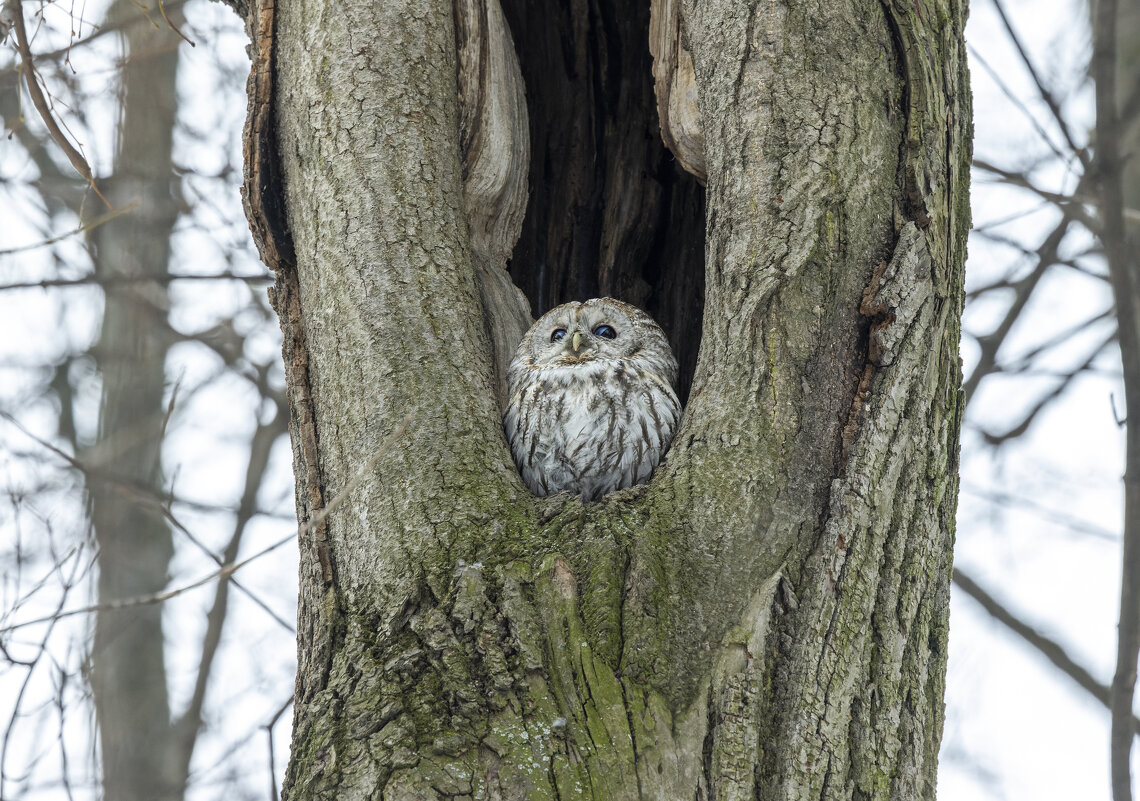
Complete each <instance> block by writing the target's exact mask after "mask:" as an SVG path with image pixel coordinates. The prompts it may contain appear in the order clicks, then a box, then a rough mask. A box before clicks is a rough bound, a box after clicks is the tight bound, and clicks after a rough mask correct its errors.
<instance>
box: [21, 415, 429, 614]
mask: <svg viewBox="0 0 1140 801" xmlns="http://www.w3.org/2000/svg"><path fill="white" fill-rule="evenodd" d="M414 418H415V412H408V414H407V416H405V417H404V420H403V422H401V423H400V425H399V426H398V427H397V428H396V430H395V431H393V432H392V433H391V434H389V435H388V437H387V438H386V439H385V440H384V442H383V443H382V444H381V445H380V447H379V448H377V449H376V452H375V453H373V454H372V456H370V457H369V458H368V461H366V462H365V463H364V465H363V466H362V467H361V468H360V470H359V471H357V473H356V475H355V476H353V478H352V480H351V481H349V482H348V483H347V484H346V485H345V486H344V489H342V490H341V491H340V492H339V493H338V494H337V496H336V497H335V498H333V499H332V501H330V502H329V504H328V505H327V506H325V507H323V508H322V509H320V510H319V511H318V512H317V513H316V514H314V515H313V516H312V517H311V518H309V520H308V521H306V522H305V524H304V525H302V526H300V527H299V528H298V529H297V531H296V532H292V533H290V534H289V535H288V536H286V537H282V538H281V539H279V540H277V541H276V542H274V543H272V544H271V545H269V546H267V547H265V548H262V549H261V550H260V551H258V552H257V553H255V554H253V555H252V556H248V557H246V558H245V559H242V560H241V561H240V562H230V563H227V564H226V565H224V566H223V567H221V568H219V569H218V570H215V571H214V572H212V573H210V574H208V575H206V576H203V577H202V578H200V579H198V580H196V581H192V582H191V583H189V584H184V585H182V586H181V587H178V588H176V589H173V590H165V591H163V592H156V593H150V594H148V595H137V596H135V597H133V598H121V599H118V600H114V601H105V602H103V603H99V604H92V605H90V606H84V607H80V608H78V609H69V610H67V611H65V612H64V611H60V612H56V613H53V614H51V615H45V616H44V617H38V618H35V619H33V620H25V621H23V622H21V623H12V624H9V625H7V626H2V627H0V634H6V633H8V632H9V631H15V630H16V629H22V628H25V627H27V626H34V625H37V624H39V623H47V622H51V621H55V620H60V619H62V618H65V617H73V616H74V615H85V614H90V613H91V612H103V611H115V610H119V609H129V608H131V607H135V606H147V605H151V604H159V603H164V602H165V601H169V600H170V599H172V598H177V597H178V596H179V595H182V594H183V593H185V592H189V591H190V590H193V589H196V588H198V587H201V586H202V585H203V584H208V583H209V582H211V581H213V580H214V579H220V578H228V577H229V576H231V575H233V574H234V573H236V572H237V571H238V570H241V569H242V568H243V567H245V566H246V565H248V564H249V563H250V562H253V561H255V560H257V559H260V558H261V557H263V556H265V555H266V554H268V553H270V552H272V551H275V550H277V549H278V548H280V547H281V546H282V545H284V544H286V543H288V542H293V541H294V540H295V539H297V538H298V537H301V536H303V535H305V534H307V533H308V532H309V531H311V530H312V529H313V528H315V527H316V526H318V525H320V524H321V523H322V522H323V521H324V519H325V518H326V517H328V516H329V515H330V514H332V512H333V511H334V510H335V509H336V508H337V507H338V506H340V505H341V504H342V503H344V501H345V500H346V499H347V498H348V496H349V495H350V494H351V493H352V491H353V490H355V489H356V488H357V487H358V486H360V482H361V481H363V480H364V478H365V476H367V475H368V474H369V473H370V471H371V470H372V468H373V467H374V466H375V464H376V462H378V461H379V460H380V458H381V457H382V456H384V455H385V454H386V453H388V451H390V450H392V448H393V447H395V445H396V443H397V442H398V441H399V439H400V437H402V436H403V435H404V432H405V431H407V429H408V426H409V425H410V424H411V422H412V420H413V419H414Z"/></svg>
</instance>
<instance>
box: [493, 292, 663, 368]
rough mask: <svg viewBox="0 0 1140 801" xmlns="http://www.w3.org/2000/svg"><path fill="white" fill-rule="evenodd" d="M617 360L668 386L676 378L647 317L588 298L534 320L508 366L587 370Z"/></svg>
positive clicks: (623, 306)
mask: <svg viewBox="0 0 1140 801" xmlns="http://www.w3.org/2000/svg"><path fill="white" fill-rule="evenodd" d="M621 359H624V360H631V361H633V362H635V363H640V364H644V365H645V366H646V367H647V368H649V369H652V370H653V372H655V373H657V374H658V375H660V376H661V377H663V378H666V379H667V380H668V381H669V383H670V384H673V383H675V382H676V380H677V359H676V357H675V356H674V355H673V350H672V348H670V347H669V340H668V339H666V337H665V332H664V331H662V330H661V326H659V325H657V323H655V322H654V321H653V318H652V317H650V316H649V315H648V314H646V313H645V312H643V311H641V309H638V308H637V307H636V306H630V305H629V304H628V303H623V302H622V301H620V300H614V299H613V298H592V299H590V300H587V301H586V302H584V303H577V302H573V303H563V304H562V305H561V306H557V307H555V308H553V309H551V310H550V311H548V312H547V313H546V314H544V315H542V317H540V318H538V321H537V322H535V324H534V325H533V326H531V328H530V330H529V331H527V332H526V335H525V336H524V337H523V340H522V342H521V343H520V344H519V348H518V351H517V352H516V353H515V358H514V361H513V362H512V365H511V366H512V368H514V367H516V366H518V367H527V368H547V367H551V368H553V367H568V368H574V369H583V370H586V371H591V372H592V371H593V370H596V369H598V368H599V367H603V366H604V365H605V364H606V363H607V362H612V361H615V360H621Z"/></svg>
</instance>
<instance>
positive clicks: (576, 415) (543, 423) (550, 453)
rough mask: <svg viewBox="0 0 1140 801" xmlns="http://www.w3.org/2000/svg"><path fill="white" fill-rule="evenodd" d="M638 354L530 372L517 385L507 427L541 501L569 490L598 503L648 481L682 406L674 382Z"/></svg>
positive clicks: (517, 459)
mask: <svg viewBox="0 0 1140 801" xmlns="http://www.w3.org/2000/svg"><path fill="white" fill-rule="evenodd" d="M637 355H638V354H634V356H632V357H624V358H619V359H597V358H595V359H591V360H584V361H583V362H582V363H581V364H571V365H565V366H563V365H548V366H544V367H542V368H540V369H527V370H525V371H520V372H522V373H524V374H522V375H518V378H519V379H520V380H518V381H517V382H512V383H514V384H515V386H514V387H513V389H514V392H513V393H512V395H511V399H510V403H509V405H508V408H507V412H506V414H505V415H504V424H505V428H506V430H507V432H508V438H509V440H510V444H511V452H512V454H513V456H514V458H515V462H516V463H517V464H518V466H519V470H520V472H521V473H522V477H523V479H524V481H525V482H526V484H527V486H528V487H529V488H530V489H531V491H532V492H534V493H535V494H536V495H540V496H543V495H551V494H554V493H557V492H562V491H570V492H574V493H576V494H580V495H581V496H582V498H583V500H586V501H592V500H596V499H597V498H599V497H601V496H602V495H605V494H606V493H609V492H613V491H614V490H618V489H623V488H625V487H631V486H634V485H636V484H640V483H642V482H644V481H646V480H648V478H649V476H650V475H651V474H652V473H653V469H654V468H655V467H656V466H657V464H658V462H659V461H660V460H661V457H662V456H663V455H664V453H665V450H666V448H668V447H669V443H670V441H671V440H672V438H673V433H674V431H675V430H676V427H677V422H678V421H679V419H680V416H681V406H680V403H679V401H678V400H677V396H676V394H675V393H674V392H673V388H672V386H671V385H670V383H669V382H668V381H666V380H664V379H662V378H661V377H660V376H659V375H658V374H657V373H655V372H654V370H653V369H652V368H653V365H649V364H645V363H644V362H645V360H643V359H638V358H636V357H637ZM512 432H513V436H512Z"/></svg>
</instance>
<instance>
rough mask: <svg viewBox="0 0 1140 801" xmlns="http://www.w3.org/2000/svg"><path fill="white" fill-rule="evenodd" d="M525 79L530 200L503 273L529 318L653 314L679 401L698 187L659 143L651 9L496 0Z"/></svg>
mask: <svg viewBox="0 0 1140 801" xmlns="http://www.w3.org/2000/svg"><path fill="white" fill-rule="evenodd" d="M503 12H504V14H505V16H506V18H507V22H508V24H509V25H510V28H511V32H512V35H513V36H514V40H515V48H516V50H517V51H518V55H519V63H520V65H521V68H522V74H523V80H524V81H525V83H526V96H527V110H528V113H529V116H530V134H531V164H530V199H529V201H528V204H527V212H526V220H525V222H524V223H523V229H522V235H521V237H520V238H519V242H518V244H517V245H516V246H515V251H514V255H513V257H512V259H511V262H510V265H509V268H510V272H511V278H512V279H513V280H514V282H515V284H516V285H517V286H519V287H520V288H521V289H522V290H523V292H525V293H526V296H527V298H528V299H529V300H530V304H531V310H532V311H533V313H534V315H535V317H538V316H539V315H541V314H543V313H545V312H546V311H547V310H549V309H551V308H552V307H554V306H557V305H558V304H560V303H566V302H568V301H571V300H586V299H587V298H592V297H601V296H610V297H615V298H619V299H620V300H624V301H626V302H628V303H632V304H634V305H636V306H639V307H641V308H643V309H645V310H646V311H647V312H649V313H650V314H651V315H653V317H654V319H656V320H657V322H658V323H660V324H661V327H662V328H664V329H665V332H666V334H668V336H669V341H670V343H671V344H672V345H673V350H674V352H676V354H677V359H678V360H679V361H680V367H681V370H680V377H679V379H678V382H677V383H678V386H677V392H678V395H679V396H680V399H681V402H682V403H684V402H685V400H686V399H687V397H688V394H689V387H690V386H691V385H692V382H693V370H694V369H695V367H696V363H697V349H698V347H699V346H700V340H701V316H702V313H703V311H704V290H705V268H704V252H705V193H704V188H703V187H702V186H701V185H700V182H699V181H697V179H696V178H694V177H693V176H692V175H689V174H688V173H686V172H685V171H684V170H683V169H681V167H680V165H679V164H678V163H677V161H676V159H675V158H674V157H673V155H672V154H671V153H670V152H669V151H668V150H667V149H666V148H665V145H664V144H663V143H662V141H661V132H660V128H659V124H658V119H657V106H656V100H655V98H654V95H653V73H652V58H651V56H650V54H649V3H648V2H643V3H630V2H627V0H541V2H534V0H503Z"/></svg>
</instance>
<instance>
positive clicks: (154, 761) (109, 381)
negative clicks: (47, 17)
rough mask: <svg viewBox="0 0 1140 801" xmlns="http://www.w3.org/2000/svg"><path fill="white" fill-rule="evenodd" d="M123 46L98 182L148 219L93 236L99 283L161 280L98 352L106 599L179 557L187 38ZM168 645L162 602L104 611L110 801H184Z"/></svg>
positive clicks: (111, 316) (98, 664)
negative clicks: (181, 155) (172, 447)
mask: <svg viewBox="0 0 1140 801" xmlns="http://www.w3.org/2000/svg"><path fill="white" fill-rule="evenodd" d="M127 5H128V6H129V4H127ZM129 10H130V8H128V7H120V8H117V9H116V11H117V12H118V13H128V12H129ZM113 13H114V12H113ZM171 13H172V14H173V13H174V12H171ZM125 41H126V47H127V58H126V60H125V61H124V63H123V68H122V72H121V75H122V91H123V111H122V125H121V129H120V144H119V153H118V156H117V158H116V161H115V172H114V175H113V176H112V177H110V178H109V179H107V180H106V181H102V182H101V185H102V186H103V187H104V192H105V194H106V195H107V197H108V199H110V200H111V202H112V203H113V204H114V205H115V206H116V207H117V208H122V207H126V206H128V205H129V204H132V203H137V204H138V208H137V209H135V210H134V211H133V212H131V213H130V214H127V215H125V216H122V217H119V218H117V219H115V220H113V221H111V222H109V223H106V224H105V225H102V226H100V227H98V228H96V229H95V230H94V232H93V235H92V245H93V253H94V258H95V267H96V271H97V274H98V275H99V276H100V277H102V278H108V277H118V276H129V277H132V278H138V277H144V276H154V277H155V278H157V279H159V280H156V281H155V282H153V283H150V282H146V281H137V282H134V281H132V282H126V283H116V284H108V285H107V287H106V289H105V298H106V301H105V307H104V312H103V329H102V333H101V335H100V337H99V342H98V344H97V346H96V349H95V357H96V359H97V361H98V364H99V368H100V373H101V375H102V379H103V402H102V406H101V408H100V418H99V441H98V442H97V444H96V445H95V447H94V448H93V449H92V450H91V454H90V460H89V465H90V467H91V471H90V476H89V482H88V486H89V491H90V496H91V518H92V522H93V525H94V530H95V538H96V541H97V543H98V546H99V599H100V601H113V600H118V599H122V598H130V597H134V596H138V595H146V594H150V593H154V592H158V591H160V590H162V589H163V588H164V587H165V586H166V581H167V569H168V563H169V562H170V558H171V556H172V554H173V543H172V540H171V532H170V529H169V527H168V526H167V523H166V520H165V518H164V516H163V512H162V502H161V500H160V498H161V494H162V492H163V490H164V487H163V481H162V465H161V453H160V449H161V443H162V435H163V432H164V428H165V421H166V408H165V404H164V399H163V392H164V388H165V384H166V380H165V362H166V350H167V346H168V342H169V337H168V336H167V334H166V313H167V307H168V300H167V294H166V286H167V282H166V281H164V280H162V279H163V278H164V277H165V276H166V275H167V273H168V269H169V256H170V236H171V233H172V232H173V229H174V222H175V219H176V217H177V209H176V207H175V204H174V198H173V195H172V180H173V167H172V159H171V146H172V140H173V131H174V117H175V100H176V93H175V70H176V66H177V60H178V51H177V41H178V40H177V39H176V38H175V36H174V35H173V34H172V33H171V32H170V31H169V30H166V29H156V27H155V26H154V25H152V24H150V23H149V22H147V21H140V22H139V23H137V24H134V25H131V26H129V27H127V28H126V31H125ZM163 647H164V638H163V629H162V607H161V606H160V605H144V606H135V607H130V608H128V609H122V610H110V611H101V612H99V613H98V614H97V617H96V621H95V638H94V644H93V647H92V654H91V657H92V670H91V687H92V691H93V694H94V699H95V711H96V719H97V721H98V726H99V743H100V750H101V756H102V772H103V797H104V798H106V799H108V801H134V800H136V799H137V801H155V800H156V799H160V800H161V799H178V798H181V797H182V791H183V785H184V782H185V773H184V772H180V771H179V769H178V768H177V766H176V760H174V759H173V757H174V756H175V752H174V750H173V749H172V748H171V745H172V743H171V729H170V707H169V704H168V701H167V686H166V669H165V665H164V661H163Z"/></svg>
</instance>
